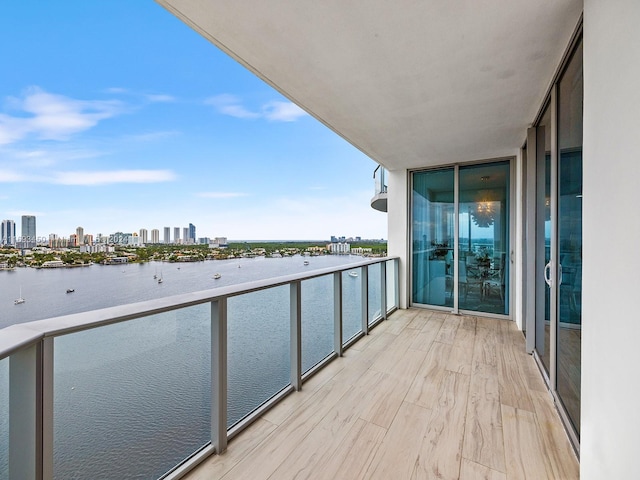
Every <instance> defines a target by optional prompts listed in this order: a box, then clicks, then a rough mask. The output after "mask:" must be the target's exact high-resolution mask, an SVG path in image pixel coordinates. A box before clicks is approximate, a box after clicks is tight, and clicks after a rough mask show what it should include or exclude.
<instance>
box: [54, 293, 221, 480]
mask: <svg viewBox="0 0 640 480" xmlns="http://www.w3.org/2000/svg"><path fill="white" fill-rule="evenodd" d="M210 312H211V308H210V306H209V305H208V304H205V305H198V306H193V307H188V308H183V309H180V310H176V311H172V312H166V313H162V314H158V315H153V316H150V317H144V318H139V319H135V320H130V321H126V322H122V323H117V324H113V325H108V326H105V327H99V328H95V329H92V330H87V331H83V332H78V333H73V334H68V335H65V336H62V337H58V338H56V339H55V340H54V406H53V408H54V413H53V416H54V421H53V424H54V452H53V453H54V476H55V478H60V479H62V478H158V477H160V476H162V475H163V474H164V473H165V472H167V471H168V470H169V469H171V468H173V467H174V466H175V465H176V464H178V463H180V462H181V461H182V460H184V459H185V458H187V457H189V456H190V455H191V454H193V453H194V452H196V451H197V450H198V449H199V448H201V447H202V446H204V445H206V444H207V443H208V442H209V441H210V439H211V428H210V419H211V376H210V365H211V355H210V351H211V328H210ZM96 439H99V442H98V444H99V448H97V447H96V445H97V444H96ZM123 458H126V462H123V461H122V459H123Z"/></svg>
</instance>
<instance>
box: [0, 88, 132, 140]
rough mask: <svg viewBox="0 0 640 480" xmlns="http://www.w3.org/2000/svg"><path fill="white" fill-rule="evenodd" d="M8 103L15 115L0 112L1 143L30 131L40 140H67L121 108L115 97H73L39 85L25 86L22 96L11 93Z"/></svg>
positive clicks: (120, 110) (114, 113)
mask: <svg viewBox="0 0 640 480" xmlns="http://www.w3.org/2000/svg"><path fill="white" fill-rule="evenodd" d="M7 104H8V106H9V107H10V109H11V110H16V111H17V112H18V115H15V116H12V115H8V114H4V113H3V114H0V145H2V144H10V143H14V142H17V141H19V140H22V139H23V138H25V137H28V136H32V135H33V136H35V137H37V138H39V139H41V140H67V139H68V138H69V137H71V136H72V135H74V134H76V133H80V132H83V131H85V130H89V129H90V128H93V127H95V126H96V125H97V124H98V122H100V121H101V120H105V119H107V118H111V117H114V116H116V115H118V114H120V113H122V111H123V110H124V108H123V105H122V103H121V102H119V101H117V100H75V99H72V98H69V97H65V96H63V95H55V94H51V93H47V92H45V91H44V90H42V89H40V88H38V87H30V88H28V89H27V90H26V91H25V93H24V95H23V96H22V97H21V98H15V97H10V98H9V99H8V101H7Z"/></svg>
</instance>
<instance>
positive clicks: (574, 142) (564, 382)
mask: <svg viewBox="0 0 640 480" xmlns="http://www.w3.org/2000/svg"><path fill="white" fill-rule="evenodd" d="M582 85H583V82H582V44H579V46H578V47H577V48H576V50H575V51H574V53H573V57H572V58H571V60H570V61H569V63H568V65H567V68H566V70H565V71H564V73H563V75H562V77H561V79H560V82H559V83H558V152H559V158H558V262H559V264H560V270H559V272H558V280H559V282H558V284H559V285H558V322H557V347H556V358H557V360H556V390H557V392H558V397H559V398H560V400H561V401H562V404H563V405H564V407H565V410H566V411H567V414H568V416H569V419H570V420H571V423H572V424H573V427H574V428H575V430H576V432H577V433H578V435H579V433H580V356H581V325H582V309H581V304H582V99H583V89H582Z"/></svg>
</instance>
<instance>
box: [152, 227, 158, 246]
mask: <svg viewBox="0 0 640 480" xmlns="http://www.w3.org/2000/svg"><path fill="white" fill-rule="evenodd" d="M151 243H160V231H159V230H158V229H157V228H154V229H153V230H151Z"/></svg>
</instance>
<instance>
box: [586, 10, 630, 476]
mask: <svg viewBox="0 0 640 480" xmlns="http://www.w3.org/2000/svg"><path fill="white" fill-rule="evenodd" d="M584 3H585V5H584V182H583V183H584V191H583V192H584V197H583V206H584V223H583V238H584V250H583V259H584V263H583V284H582V287H583V295H582V302H583V331H582V436H581V446H580V459H581V460H580V472H581V479H582V480H601V479H614V478H615V479H618V478H620V479H622V478H624V479H631V478H640V462H639V461H638V452H640V449H639V445H640V441H639V440H638V436H639V435H640V408H639V405H640V370H639V368H640V318H639V315H638V305H637V303H636V302H638V291H639V290H638V287H640V254H639V253H638V252H639V250H640V221H639V217H640V214H639V213H638V206H639V202H638V195H639V189H638V179H639V178H640V133H639V132H640V28H638V20H639V19H640V1H638V0H607V1H602V0H585V2H584Z"/></svg>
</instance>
